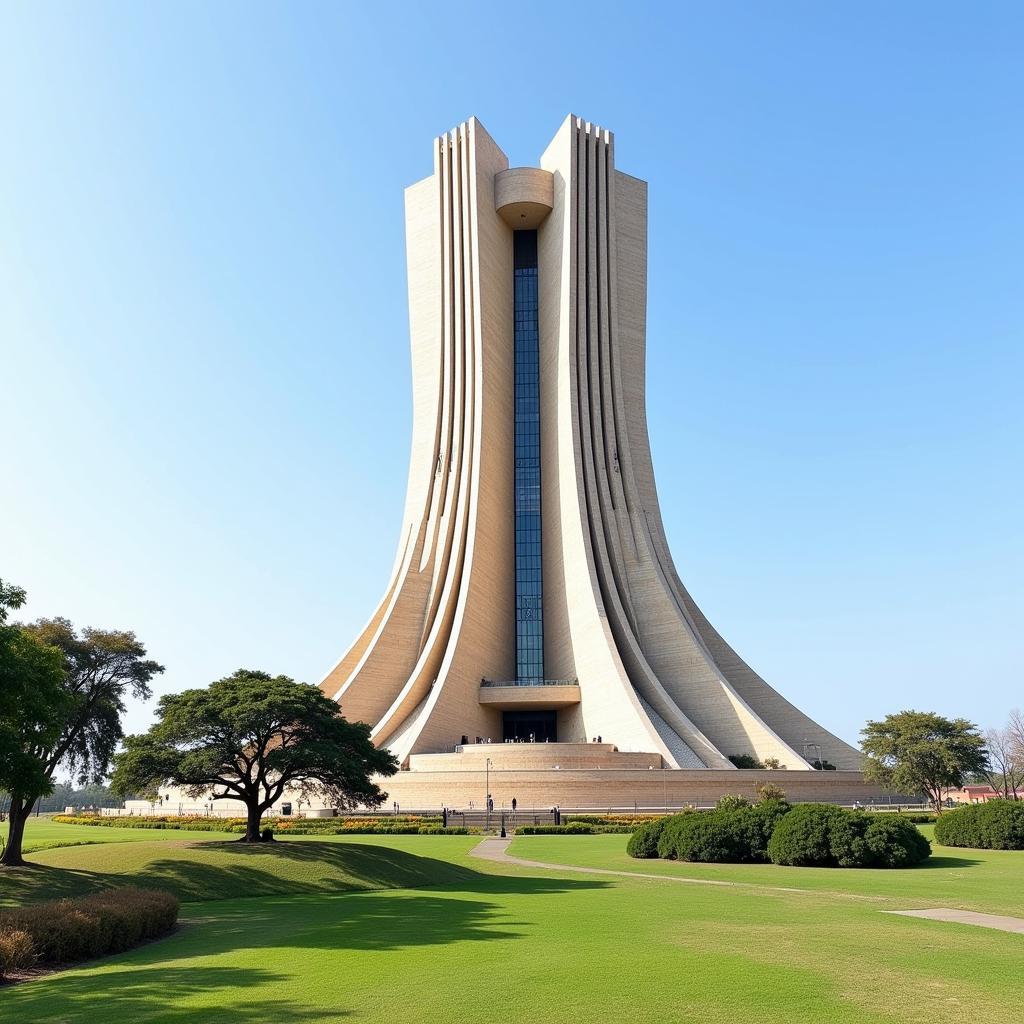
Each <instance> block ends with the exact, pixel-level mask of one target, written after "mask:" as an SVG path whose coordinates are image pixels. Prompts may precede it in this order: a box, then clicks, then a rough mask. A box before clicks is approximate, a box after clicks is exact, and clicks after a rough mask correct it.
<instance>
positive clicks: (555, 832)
mask: <svg viewBox="0 0 1024 1024" xmlns="http://www.w3.org/2000/svg"><path fill="white" fill-rule="evenodd" d="M632 832H633V829H632V828H630V826H628V825H591V824H590V823H589V822H586V821H570V822H569V824H568V825H517V826H516V835H522V836H595V835H623V836H625V835H630V834H631V833H632Z"/></svg>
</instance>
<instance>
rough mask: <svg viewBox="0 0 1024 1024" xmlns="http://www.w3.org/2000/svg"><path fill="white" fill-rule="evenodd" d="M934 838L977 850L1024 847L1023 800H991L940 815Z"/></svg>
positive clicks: (948, 844)
mask: <svg viewBox="0 0 1024 1024" xmlns="http://www.w3.org/2000/svg"><path fill="white" fill-rule="evenodd" d="M935 841H936V842H938V843H942V845H943V846H968V847H974V848H975V849H977V850H1024V803H1022V802H1020V801H1017V800H989V801H988V802H987V803H983V804H965V805H964V806H963V807H958V808H957V809H956V810H954V811H947V812H946V813H945V814H941V815H939V819H938V821H937V822H936V823H935Z"/></svg>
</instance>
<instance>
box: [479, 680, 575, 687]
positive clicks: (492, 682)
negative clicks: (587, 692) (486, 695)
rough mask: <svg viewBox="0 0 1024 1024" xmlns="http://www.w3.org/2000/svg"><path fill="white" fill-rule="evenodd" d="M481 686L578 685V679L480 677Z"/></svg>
mask: <svg viewBox="0 0 1024 1024" xmlns="http://www.w3.org/2000/svg"><path fill="white" fill-rule="evenodd" d="M480 685H481V686H579V685H580V681H579V680H578V679H481V680H480Z"/></svg>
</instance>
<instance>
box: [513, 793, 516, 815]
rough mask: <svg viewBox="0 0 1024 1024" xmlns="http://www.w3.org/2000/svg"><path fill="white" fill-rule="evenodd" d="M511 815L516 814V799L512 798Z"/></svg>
mask: <svg viewBox="0 0 1024 1024" xmlns="http://www.w3.org/2000/svg"><path fill="white" fill-rule="evenodd" d="M512 813H513V814H515V813H516V798H515V797H512Z"/></svg>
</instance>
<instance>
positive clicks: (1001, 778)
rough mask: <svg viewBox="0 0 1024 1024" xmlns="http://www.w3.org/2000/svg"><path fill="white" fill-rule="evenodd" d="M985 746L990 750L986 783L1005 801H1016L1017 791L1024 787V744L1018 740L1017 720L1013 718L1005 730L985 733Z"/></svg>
mask: <svg viewBox="0 0 1024 1024" xmlns="http://www.w3.org/2000/svg"><path fill="white" fill-rule="evenodd" d="M1016 714H1017V715H1019V712H1016ZM985 746H986V747H987V749H988V760H987V763H986V765H985V769H984V774H985V781H986V782H987V783H988V784H989V785H990V786H991V787H992V788H993V789H994V790H995V791H996V792H997V793H1000V794H1001V795H1002V796H1003V798H1004V799H1006V800H1016V799H1017V791H1018V790H1019V789H1020V788H1021V787H1022V786H1024V744H1021V743H1020V742H1019V740H1018V737H1017V734H1016V728H1015V719H1014V718H1011V719H1010V724H1009V725H1007V726H1006V728H1004V729H989V730H988V731H987V732H986V733H985Z"/></svg>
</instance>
